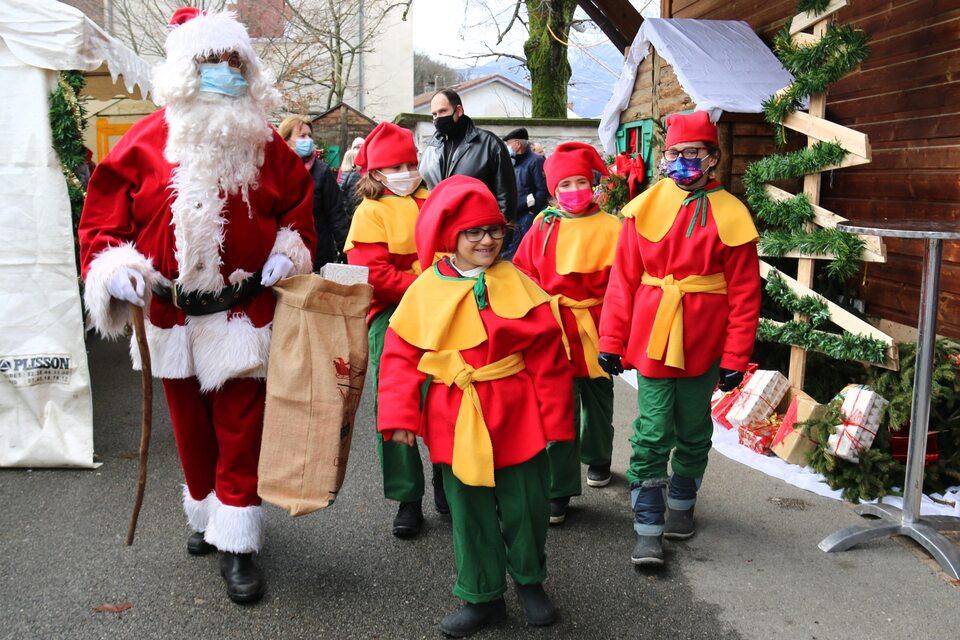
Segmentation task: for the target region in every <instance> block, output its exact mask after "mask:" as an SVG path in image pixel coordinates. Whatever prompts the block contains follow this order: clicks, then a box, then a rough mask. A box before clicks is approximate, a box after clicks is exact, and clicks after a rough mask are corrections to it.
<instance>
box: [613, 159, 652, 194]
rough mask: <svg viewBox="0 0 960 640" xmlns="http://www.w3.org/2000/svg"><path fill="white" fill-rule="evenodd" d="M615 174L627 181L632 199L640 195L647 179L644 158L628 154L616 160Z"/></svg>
mask: <svg viewBox="0 0 960 640" xmlns="http://www.w3.org/2000/svg"><path fill="white" fill-rule="evenodd" d="M614 172H615V173H616V174H617V175H618V176H623V177H624V178H626V179H627V192H628V193H629V194H630V198H631V199H633V198H634V197H636V195H637V194H638V193H640V191H641V188H642V187H643V183H644V182H645V181H646V179H647V168H646V166H645V165H644V164H643V158H641V157H640V156H639V155H637V156H636V157H633V156H631V155H630V154H629V153H626V152H624V153H621V154H620V155H618V156H617V157H616V158H615V159H614Z"/></svg>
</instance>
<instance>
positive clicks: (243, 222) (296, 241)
mask: <svg viewBox="0 0 960 640" xmlns="http://www.w3.org/2000/svg"><path fill="white" fill-rule="evenodd" d="M165 46H166V53H167V57H166V60H164V61H163V62H162V63H160V64H159V65H158V66H157V68H156V70H155V73H154V99H155V100H156V101H157V103H158V104H160V105H161V106H162V107H163V108H162V109H160V110H159V111H157V112H155V113H154V114H152V115H150V116H148V117H146V118H144V119H143V120H141V121H140V122H138V123H137V124H136V125H134V126H133V127H132V128H131V129H130V131H129V132H128V133H127V134H126V135H125V136H124V137H123V139H122V140H121V141H120V142H119V143H118V144H117V146H116V147H115V148H114V149H113V150H112V151H111V152H110V154H109V155H108V156H107V157H106V158H105V159H103V161H102V162H101V163H100V165H99V166H98V167H97V169H96V171H95V172H94V174H93V176H92V178H91V180H90V184H89V188H88V193H87V200H86V205H85V206H84V210H83V216H82V218H81V220H80V229H79V237H80V252H81V261H82V275H83V278H84V281H85V290H84V301H85V303H86V307H87V311H88V314H89V322H90V324H91V325H92V326H93V328H95V329H96V330H97V331H98V332H99V333H100V334H101V335H103V336H106V337H116V336H119V335H121V334H123V333H124V331H125V328H126V325H127V321H128V318H129V310H128V308H127V306H128V304H135V305H139V306H142V307H144V308H145V310H146V312H147V316H148V322H147V324H146V332H147V341H148V343H149V346H150V352H151V359H152V369H153V375H154V376H155V377H158V378H161V379H162V380H163V388H164V394H165V396H166V399H167V405H168V407H169V409H170V418H171V421H172V423H173V431H174V436H175V438H176V441H177V450H178V452H179V455H180V461H181V464H182V466H183V472H184V476H185V479H186V485H185V487H184V491H183V506H184V510H185V511H186V515H187V521H188V522H189V525H190V527H191V528H192V529H193V531H194V533H193V534H192V535H191V536H190V538H189V541H188V543H187V550H188V551H189V552H190V553H191V554H194V555H202V554H206V553H210V552H212V551H214V550H219V551H220V552H221V560H220V569H221V574H222V575H223V577H224V580H225V581H226V586H227V593H228V595H229V596H230V598H231V599H232V600H233V601H235V602H238V603H250V602H256V601H257V600H259V599H260V598H261V596H262V594H263V591H264V581H263V577H262V574H261V573H260V570H259V568H258V567H257V565H256V564H255V562H254V560H253V554H254V553H256V552H257V551H258V550H259V549H260V546H261V540H262V524H261V513H260V506H259V505H260V499H259V497H258V496H257V461H258V457H259V451H260V435H261V430H262V427H263V411H264V398H265V388H266V384H265V381H264V376H265V375H266V369H267V354H268V351H269V344H270V323H271V320H272V319H273V311H274V296H273V293H272V292H271V291H270V289H269V287H271V286H272V285H273V284H275V283H276V282H277V281H278V280H280V279H281V278H284V277H286V276H289V275H293V274H300V273H309V272H310V271H311V267H312V259H311V248H312V247H313V246H314V243H315V238H316V231H315V229H314V226H313V224H314V223H313V194H312V190H313V187H312V182H311V180H310V177H309V175H308V174H307V172H306V171H305V170H304V168H303V163H302V162H301V161H300V159H299V158H298V157H297V156H296V154H294V153H293V151H291V150H290V148H289V147H288V146H287V145H286V144H285V143H284V142H283V140H281V138H280V136H279V135H278V134H277V133H276V131H274V130H273V129H272V128H271V127H270V125H269V124H268V123H267V120H266V118H265V114H266V113H267V112H269V111H271V110H272V109H274V108H276V107H277V106H278V104H279V98H280V96H279V94H278V92H277V90H276V89H275V88H274V87H273V84H272V78H271V76H270V74H269V73H268V72H267V70H266V69H265V68H264V67H263V66H262V64H261V62H260V60H259V59H258V57H257V54H256V52H255V51H254V50H253V47H252V46H251V43H250V38H249V36H248V35H247V32H246V30H245V29H244V27H243V25H241V24H240V23H239V22H238V21H237V20H236V19H235V17H234V15H233V14H231V13H227V12H224V13H213V12H203V11H200V10H197V9H192V8H184V9H179V10H178V11H177V12H176V13H175V14H174V15H173V17H172V18H171V20H170V32H169V35H168V36H167V39H166V44H165ZM130 353H131V357H132V359H133V366H134V369H139V367H140V362H139V360H140V358H139V353H138V351H137V349H136V348H135V345H132V348H131V351H130Z"/></svg>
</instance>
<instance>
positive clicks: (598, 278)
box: [513, 214, 616, 378]
mask: <svg viewBox="0 0 960 640" xmlns="http://www.w3.org/2000/svg"><path fill="white" fill-rule="evenodd" d="M597 215H606V214H597ZM553 224H554V227H561V226H562V225H563V221H562V220H558V221H556V222H554V223H553ZM549 229H550V227H548V226H547V225H542V226H541V225H540V222H539V218H538V219H537V220H534V222H533V226H531V227H530V230H529V231H527V233H526V235H524V236H523V240H521V241H520V246H519V247H518V248H517V253H516V254H515V255H514V257H513V264H514V265H516V267H517V268H518V269H520V270H521V271H523V272H524V273H526V274H527V275H528V276H530V278H531V279H532V280H533V281H534V282H536V283H537V284H538V285H540V287H541V288H542V289H543V290H544V291H546V292H547V293H549V294H550V295H551V296H553V295H558V294H559V295H564V296H567V297H568V298H573V299H574V300H586V299H589V298H600V299H602V298H603V297H604V295H605V294H606V291H607V281H608V280H609V279H610V267H606V268H604V269H601V270H600V271H594V272H593V273H568V274H566V275H560V274H558V273H557V241H558V239H559V237H560V231H561V229H560V228H554V229H553V231H552V232H550V238H549V240H548V241H547V247H546V252H544V251H543V239H544V237H545V236H546V235H547V233H548V232H549ZM564 231H566V229H564ZM614 242H616V241H615V240H614ZM602 310H603V305H602V304H601V305H598V306H596V307H591V308H590V315H591V316H592V317H593V321H594V322H595V323H596V325H597V327H598V328H599V326H600V315H601V311H602ZM560 319H561V320H562V322H563V330H564V332H565V333H566V335H567V341H568V342H569V344H570V360H571V362H572V364H573V375H574V377H576V378H588V377H590V374H589V372H588V371H587V363H586V362H585V360H584V354H583V346H582V345H581V343H580V333H579V331H578V330H577V322H576V320H575V319H574V317H573V311H571V310H570V309H569V308H566V307H562V306H561V307H560Z"/></svg>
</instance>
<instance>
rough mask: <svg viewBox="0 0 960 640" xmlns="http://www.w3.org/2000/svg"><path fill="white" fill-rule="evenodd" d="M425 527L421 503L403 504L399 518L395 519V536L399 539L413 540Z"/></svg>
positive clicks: (401, 504) (398, 512)
mask: <svg viewBox="0 0 960 640" xmlns="http://www.w3.org/2000/svg"><path fill="white" fill-rule="evenodd" d="M421 526H423V509H422V507H421V506H420V501H419V500H418V501H417V502H401V503H400V508H399V509H397V517H396V518H394V519H393V535H395V536H397V537H398V538H413V537H414V536H416V535H417V534H418V533H420V527H421Z"/></svg>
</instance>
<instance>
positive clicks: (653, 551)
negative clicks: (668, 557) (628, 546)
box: [630, 536, 663, 567]
mask: <svg viewBox="0 0 960 640" xmlns="http://www.w3.org/2000/svg"><path fill="white" fill-rule="evenodd" d="M630 562H632V563H633V564H635V565H639V566H642V567H658V566H660V565H662V564H663V536H637V543H636V544H635V545H633V553H631V554H630Z"/></svg>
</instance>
